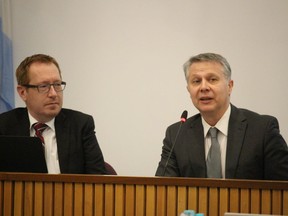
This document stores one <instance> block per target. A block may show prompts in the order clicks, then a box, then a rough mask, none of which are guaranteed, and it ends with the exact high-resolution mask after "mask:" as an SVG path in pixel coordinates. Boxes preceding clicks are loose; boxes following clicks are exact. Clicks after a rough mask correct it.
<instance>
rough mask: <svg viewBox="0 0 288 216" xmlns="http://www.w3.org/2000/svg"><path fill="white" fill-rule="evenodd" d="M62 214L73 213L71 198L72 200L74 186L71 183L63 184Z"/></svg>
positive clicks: (69, 215) (68, 215) (66, 215)
mask: <svg viewBox="0 0 288 216" xmlns="http://www.w3.org/2000/svg"><path fill="white" fill-rule="evenodd" d="M64 194H65V196H64V208H63V211H64V216H71V215H73V206H74V203H73V200H74V187H73V184H72V183H65V184H64Z"/></svg>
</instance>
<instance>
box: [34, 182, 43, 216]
mask: <svg viewBox="0 0 288 216" xmlns="http://www.w3.org/2000/svg"><path fill="white" fill-rule="evenodd" d="M34 185H35V191H34V196H35V204H34V213H35V215H44V212H43V211H44V210H43V209H44V205H43V204H44V198H43V196H44V194H45V193H44V191H43V183H42V182H35V183H34Z"/></svg>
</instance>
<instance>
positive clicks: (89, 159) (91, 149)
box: [82, 116, 106, 174]
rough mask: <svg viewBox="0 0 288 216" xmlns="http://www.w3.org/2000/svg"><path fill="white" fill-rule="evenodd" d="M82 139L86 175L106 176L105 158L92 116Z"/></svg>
mask: <svg viewBox="0 0 288 216" xmlns="http://www.w3.org/2000/svg"><path fill="white" fill-rule="evenodd" d="M82 139H83V140H82V141H83V152H84V166H85V173H88V174H106V170H105V165H104V158H103V154H102V151H101V149H100V146H99V143H98V141H97V138H96V135H95V125H94V120H93V118H92V116H89V118H88V120H87V123H86V125H85V127H84V129H83V138H82Z"/></svg>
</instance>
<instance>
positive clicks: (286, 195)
mask: <svg viewBox="0 0 288 216" xmlns="http://www.w3.org/2000/svg"><path fill="white" fill-rule="evenodd" d="M287 203H288V190H286V191H284V192H283V201H282V206H283V212H282V214H283V215H288V205H287Z"/></svg>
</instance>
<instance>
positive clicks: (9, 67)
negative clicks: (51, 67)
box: [0, 0, 15, 113]
mask: <svg viewBox="0 0 288 216" xmlns="http://www.w3.org/2000/svg"><path fill="white" fill-rule="evenodd" d="M13 77H14V73H13V59H12V40H11V7H10V0H0V113H2V112H5V111H8V110H10V109H13V108H14V107H15V98H14V78H13Z"/></svg>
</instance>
